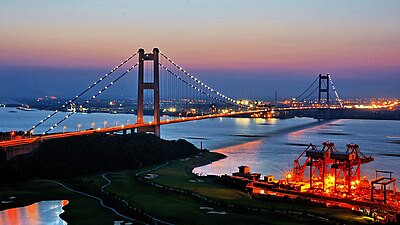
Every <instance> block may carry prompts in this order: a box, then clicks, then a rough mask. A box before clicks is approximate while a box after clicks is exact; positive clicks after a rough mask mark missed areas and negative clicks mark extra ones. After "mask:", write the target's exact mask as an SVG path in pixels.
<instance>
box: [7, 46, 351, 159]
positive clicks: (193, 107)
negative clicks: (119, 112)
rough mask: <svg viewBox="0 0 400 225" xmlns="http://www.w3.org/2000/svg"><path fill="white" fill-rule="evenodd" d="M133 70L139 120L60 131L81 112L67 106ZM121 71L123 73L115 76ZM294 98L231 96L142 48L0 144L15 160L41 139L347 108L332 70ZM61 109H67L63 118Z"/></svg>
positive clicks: (86, 100) (93, 96)
mask: <svg viewBox="0 0 400 225" xmlns="http://www.w3.org/2000/svg"><path fill="white" fill-rule="evenodd" d="M134 70H137V83H136V85H135V86H136V87H137V109H136V115H137V116H136V118H137V120H136V123H132V124H124V125H120V126H117V125H116V126H111V127H106V126H104V128H97V129H87V130H81V131H79V130H78V131H74V132H64V131H63V132H60V125H61V124H62V123H63V122H64V121H66V120H67V119H69V118H70V117H71V116H73V114H75V113H76V112H77V110H67V109H69V108H72V106H75V105H77V104H78V102H79V103H80V107H81V108H84V107H87V106H89V105H90V103H91V102H92V101H94V100H95V99H96V98H98V97H99V96H100V95H101V94H103V93H104V92H106V91H107V90H109V89H110V88H112V86H114V85H115V84H117V83H118V82H121V80H122V78H123V77H125V76H127V74H129V73H131V72H132V71H134ZM121 71H122V72H121ZM118 72H120V74H119V75H116V74H117V73H118ZM317 81H318V83H317ZM330 87H332V88H330ZM330 89H332V91H333V92H334V93H335V95H334V98H332V95H331V94H330V92H331V90H330ZM317 91H318V100H317V101H316V102H315V104H312V105H306V104H305V102H306V101H307V100H308V99H310V97H311V95H313V94H316V93H317ZM85 97H86V98H85ZM82 99H83V100H82ZM293 101H294V103H295V104H293V105H292V106H290V107H277V106H275V107H271V106H267V107H266V106H260V105H257V104H256V103H254V104H251V103H249V102H247V101H243V100H237V99H234V98H231V97H229V96H227V95H225V94H223V93H222V92H220V91H217V90H215V89H214V88H212V87H211V86H209V85H207V84H205V83H204V82H202V81H201V80H199V79H198V78H197V77H195V76H194V75H192V74H190V73H189V72H188V71H187V70H185V69H184V68H182V67H181V66H179V65H178V64H177V63H176V62H174V61H173V60H172V59H171V58H169V57H168V56H167V55H166V54H164V53H163V52H160V51H159V49H158V48H154V49H153V51H152V52H145V51H144V49H139V50H138V51H137V52H135V53H133V54H132V55H130V56H129V57H128V58H126V59H125V60H124V61H122V62H121V63H120V64H118V65H117V66H115V67H114V68H112V69H111V70H110V71H109V72H108V73H106V74H105V75H103V76H101V77H100V78H99V79H98V80H97V81H95V82H94V83H92V84H91V85H90V86H89V87H87V88H86V89H84V90H83V91H82V92H81V93H79V94H78V95H76V96H75V97H73V98H71V99H70V100H68V101H66V102H65V103H63V104H62V105H60V107H59V108H58V109H57V110H55V111H54V112H52V113H51V114H49V115H48V116H47V117H45V118H44V119H42V120H40V121H38V123H37V124H35V125H33V126H32V127H31V128H30V129H29V130H27V131H26V132H25V135H23V136H22V137H19V138H15V139H14V140H8V141H2V142H0V147H2V148H3V149H4V151H5V152H6V158H7V159H13V158H14V157H15V156H17V155H22V154H27V153H30V152H32V151H34V150H35V149H37V147H38V145H39V143H40V142H41V141H46V140H50V139H57V138H68V137H72V136H81V135H89V134H93V133H115V132H122V133H123V134H127V133H143V132H150V133H154V134H155V135H156V136H158V137H160V126H161V125H165V124H172V123H181V122H188V121H194V120H202V119H211V118H217V117H235V116H243V115H257V114H262V113H268V112H271V111H278V112H279V111H280V112H287V111H293V110H310V109H318V112H319V113H321V112H322V113H323V116H322V117H323V118H328V117H329V109H331V108H332V104H331V102H334V103H337V104H336V105H335V106H334V107H343V105H342V102H341V100H340V98H339V95H338V93H337V92H336V89H335V87H334V85H333V82H332V79H331V77H330V76H329V74H327V75H321V74H320V75H319V76H318V77H317V78H316V79H315V80H314V81H313V82H312V83H311V85H310V86H309V87H308V88H307V89H306V90H305V91H304V92H302V93H301V94H300V95H299V96H297V98H295V99H294V100H293ZM166 109H168V110H170V111H171V112H174V113H175V114H174V115H175V117H170V118H168V119H166V120H161V115H160V114H161V112H162V110H166ZM145 111H146V112H147V111H152V113H151V114H152V115H153V120H152V121H145V117H144V115H145ZM60 112H64V113H65V112H68V113H67V114H66V115H63V117H62V118H60V117H59V114H60ZM54 119H56V121H54ZM49 124H50V125H49ZM45 126H47V127H48V128H47V129H45V131H44V132H42V133H41V134H40V135H39V134H35V135H33V133H34V131H35V130H36V129H38V127H45ZM57 130H58V131H59V132H57Z"/></svg>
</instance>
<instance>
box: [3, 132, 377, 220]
mask: <svg viewBox="0 0 400 225" xmlns="http://www.w3.org/2000/svg"><path fill="white" fill-rule="evenodd" d="M77 141H79V144H76V142H77ZM56 152H57V153H56ZM223 157H224V156H223V155H221V154H217V153H211V152H206V151H199V150H198V149H197V148H195V147H194V146H193V145H192V144H190V143H188V142H186V141H183V140H181V141H164V140H160V139H157V138H156V137H154V136H152V135H133V136H129V135H127V136H89V137H83V138H82V139H81V140H69V139H66V140H57V141H56V142H49V143H44V145H42V146H41V150H40V151H39V153H38V154H37V155H35V156H33V157H32V158H30V159H19V160H17V161H16V162H12V163H6V164H3V162H2V167H3V169H4V168H5V166H4V165H6V166H7V168H8V171H12V172H13V173H14V174H15V175H17V177H18V179H12V180H10V179H8V180H6V181H5V182H4V179H3V183H4V184H1V185H0V200H3V199H8V198H9V197H10V196H15V197H16V198H15V201H14V202H12V203H9V204H0V210H3V209H6V208H12V207H16V206H24V205H29V204H32V203H34V202H37V201H42V200H51V199H66V200H69V204H68V205H66V206H64V210H65V212H64V213H63V214H62V215H61V218H63V219H64V220H65V221H67V222H68V224H82V225H85V224H113V222H114V221H116V220H119V221H125V222H135V221H136V222H144V223H148V224H153V223H157V224H164V223H165V222H169V223H173V224H333V223H339V224H344V223H346V224H367V223H370V222H371V220H370V219H369V218H368V217H363V216H362V215H361V214H358V213H356V212H353V211H351V210H344V209H330V208H325V207H320V206H311V205H309V204H307V202H304V203H303V204H292V203H290V202H285V201H284V200H282V201H274V202H268V201H258V200H255V199H252V196H250V195H248V194H246V193H243V192H240V191H238V190H235V189H231V188H229V187H225V186H222V185H219V184H217V183H215V182H214V181H215V177H212V176H209V177H199V176H197V175H195V174H193V173H192V169H193V168H194V167H196V166H200V165H204V164H208V163H210V162H212V161H216V160H219V159H221V158H223ZM47 160H55V161H54V162H52V163H49V164H48V165H47V162H48V161H47ZM32 167H36V168H32ZM30 168H31V171H30V172H29V171H28V170H29V169H30ZM106 171H109V172H106ZM23 173H27V174H23ZM93 174H98V175H93ZM1 176H4V172H2V175H1ZM11 181H13V182H11ZM21 181H23V182H21ZM56 182H59V183H56ZM62 185H65V186H62ZM66 187H68V188H70V189H72V190H74V191H80V192H82V193H86V194H90V195H91V196H92V197H90V196H87V195H83V194H82V193H77V192H73V191H71V190H68V189H66ZM93 196H94V197H97V198H100V199H102V200H103V202H104V204H105V205H106V206H109V207H111V208H113V209H115V210H116V211H117V212H119V213H120V214H121V215H123V216H127V217H128V218H126V217H122V216H121V215H118V214H116V213H114V212H113V211H112V210H110V209H107V208H104V207H103V206H101V205H100V204H99V201H98V200H97V199H95V198H93ZM93 215H96V216H93ZM129 218H130V219H129ZM134 220H135V221H134Z"/></svg>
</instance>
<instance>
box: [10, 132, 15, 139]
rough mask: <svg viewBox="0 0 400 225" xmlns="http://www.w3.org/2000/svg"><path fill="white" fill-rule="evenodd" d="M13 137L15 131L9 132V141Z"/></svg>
mask: <svg viewBox="0 0 400 225" xmlns="http://www.w3.org/2000/svg"><path fill="white" fill-rule="evenodd" d="M14 135H15V131H11V133H10V137H11V141H12V139H13V136H14Z"/></svg>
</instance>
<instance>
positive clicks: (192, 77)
mask: <svg viewBox="0 0 400 225" xmlns="http://www.w3.org/2000/svg"><path fill="white" fill-rule="evenodd" d="M160 54H161V55H162V56H163V57H164V58H165V59H166V60H168V61H169V62H170V63H172V64H173V65H174V66H175V67H177V68H178V69H179V70H180V71H181V72H183V73H185V74H186V75H187V76H188V77H190V78H191V79H192V80H194V81H195V82H197V83H198V84H200V85H201V86H203V87H205V88H207V89H208V90H209V91H211V92H214V93H215V94H217V95H218V96H220V97H222V98H224V99H226V100H228V101H230V102H233V103H236V104H238V105H240V101H236V100H234V99H232V98H229V97H227V96H225V95H223V94H221V93H219V92H218V91H215V90H214V89H212V88H211V87H209V86H207V85H206V84H204V83H203V82H201V81H200V80H199V79H197V78H196V77H194V76H192V75H190V73H188V72H186V70H184V69H183V68H182V67H180V66H179V65H178V64H176V63H175V62H174V61H172V59H170V58H169V57H168V56H166V55H165V54H163V53H162V52H160ZM192 87H193V85H192Z"/></svg>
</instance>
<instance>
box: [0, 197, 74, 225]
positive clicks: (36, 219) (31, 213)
mask: <svg viewBox="0 0 400 225" xmlns="http://www.w3.org/2000/svg"><path fill="white" fill-rule="evenodd" d="M66 204H68V201H67V200H56V201H42V202H37V203H34V204H32V205H28V206H25V207H19V208H13V209H7V210H3V211H0V225H11V224H12V225H28V224H29V225H42V224H46V225H65V224H67V223H66V222H65V221H64V220H62V219H61V218H60V217H59V215H60V214H61V213H62V212H64V211H63V209H62V207H63V206H64V205H66Z"/></svg>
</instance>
